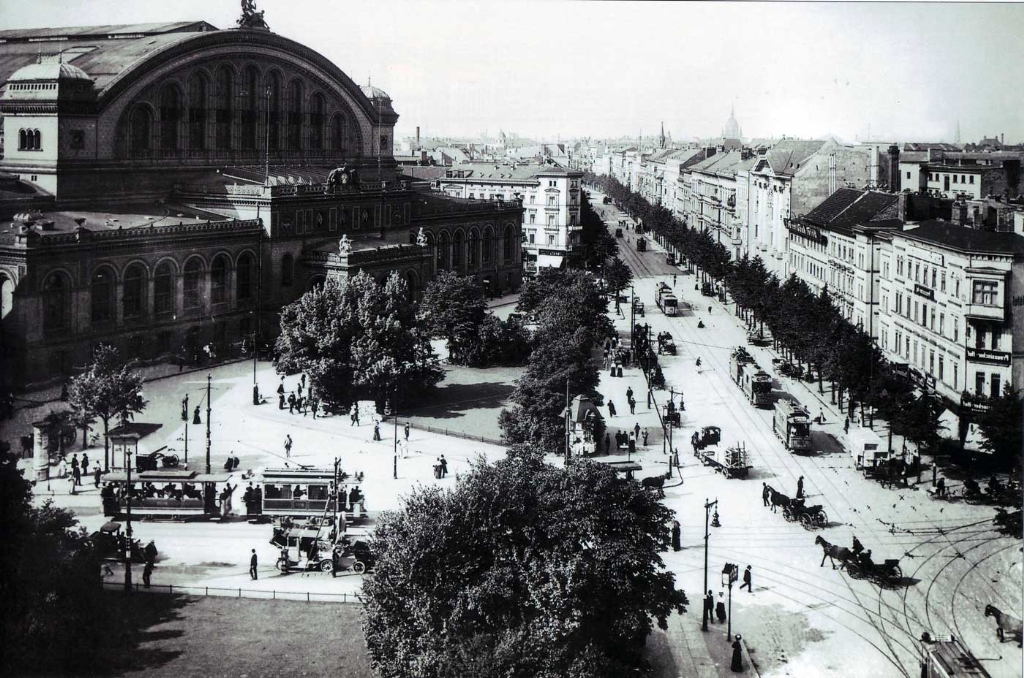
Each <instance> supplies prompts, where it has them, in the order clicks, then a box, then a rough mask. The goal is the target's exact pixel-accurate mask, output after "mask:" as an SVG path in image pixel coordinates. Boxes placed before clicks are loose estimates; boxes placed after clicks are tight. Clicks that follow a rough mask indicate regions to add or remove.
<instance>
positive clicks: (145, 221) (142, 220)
mask: <svg viewBox="0 0 1024 678" xmlns="http://www.w3.org/2000/svg"><path fill="white" fill-rule="evenodd" d="M12 209H23V208H21V207H20V204H19V203H13V204H12V205H10V206H8V205H0V215H3V216H2V217H0V218H2V221H0V233H3V232H6V231H8V230H17V228H19V227H20V226H21V225H22V224H23V223H26V222H25V221H24V219H18V220H17V221H14V223H13V224H12V219H13V217H14V214H13V213H12V212H11V210H12ZM25 218H28V220H29V221H30V222H34V223H36V224H42V223H44V222H50V221H52V222H53V229H52V232H57V233H60V232H73V231H74V230H75V229H76V228H77V227H78V222H77V221H76V219H84V221H83V222H82V227H83V228H85V229H86V230H88V231H118V230H124V229H130V228H139V227H142V226H150V225H152V226H167V225H170V224H173V223H174V222H181V223H183V222H185V221H192V222H195V223H201V222H204V221H225V217H224V216H222V215H220V214H215V213H213V212H207V211H205V210H197V209H193V208H188V207H180V206H174V205H159V204H156V203H153V204H137V205H126V206H124V207H115V206H111V207H109V208H108V209H107V210H105V211H102V212H100V211H92V210H89V209H82V210H66V211H55V212H50V211H45V212H31V213H29V214H26V215H25ZM12 226H13V227H14V228H13V229H11V227H12Z"/></svg>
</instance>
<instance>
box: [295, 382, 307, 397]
mask: <svg viewBox="0 0 1024 678" xmlns="http://www.w3.org/2000/svg"><path fill="white" fill-rule="evenodd" d="M304 386H305V383H304V382H301V381H300V382H299V383H298V385H297V386H296V387H295V390H296V391H298V393H299V397H300V398H301V397H302V388H303V387H304Z"/></svg>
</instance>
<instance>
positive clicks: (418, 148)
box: [416, 125, 420, 151]
mask: <svg viewBox="0 0 1024 678" xmlns="http://www.w3.org/2000/svg"><path fill="white" fill-rule="evenodd" d="M416 150H417V151H418V150H420V126H419V125H416Z"/></svg>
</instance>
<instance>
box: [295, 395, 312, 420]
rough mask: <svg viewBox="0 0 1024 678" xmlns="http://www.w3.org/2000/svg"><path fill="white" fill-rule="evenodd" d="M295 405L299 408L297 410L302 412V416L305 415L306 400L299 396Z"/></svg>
mask: <svg viewBox="0 0 1024 678" xmlns="http://www.w3.org/2000/svg"><path fill="white" fill-rule="evenodd" d="M295 405H296V406H297V407H298V408H299V412H302V416H306V407H307V405H309V403H308V401H307V400H306V399H305V398H303V397H302V396H299V398H298V400H297V401H296V402H295Z"/></svg>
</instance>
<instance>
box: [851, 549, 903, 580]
mask: <svg viewBox="0 0 1024 678" xmlns="http://www.w3.org/2000/svg"><path fill="white" fill-rule="evenodd" d="M846 572H847V574H849V575H850V576H851V577H853V578H854V579H870V580H871V581H873V582H875V583H876V584H878V585H879V586H896V585H897V584H899V583H900V581H901V580H902V579H903V570H901V569H900V561H899V559H898V558H887V559H886V560H884V561H882V562H881V563H876V562H874V561H872V560H871V559H870V558H865V557H864V555H863V554H861V556H859V557H856V556H855V557H853V558H850V559H849V560H847V561H846Z"/></svg>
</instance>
